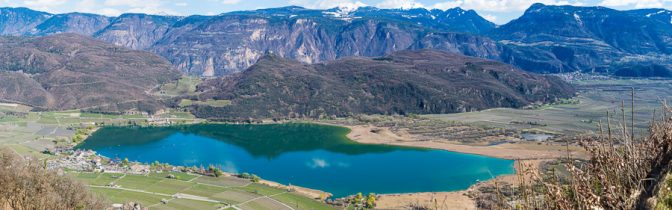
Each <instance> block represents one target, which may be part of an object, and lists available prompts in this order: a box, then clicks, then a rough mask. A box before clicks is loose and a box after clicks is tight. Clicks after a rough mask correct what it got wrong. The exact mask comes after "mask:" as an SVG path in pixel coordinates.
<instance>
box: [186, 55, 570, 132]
mask: <svg viewBox="0 0 672 210" xmlns="http://www.w3.org/2000/svg"><path fill="white" fill-rule="evenodd" d="M198 91H199V92H200V94H199V95H198V96H197V97H196V98H192V99H194V100H207V99H217V100H230V101H231V105H228V106H224V107H210V106H200V105H194V106H193V107H192V109H193V113H194V114H195V115H196V116H198V117H201V118H209V119H214V120H234V121H239V120H246V119H248V118H254V119H264V118H278V119H284V118H304V117H307V118H324V117H332V116H336V117H342V116H352V115H356V114H402V115H404V114H439V113H454V112H466V111H476V110H482V109H487V108H494V107H516V108H520V107H523V106H526V105H530V104H535V103H547V102H553V101H555V100H559V99H560V98H567V97H572V96H573V95H574V92H575V90H574V89H573V88H572V87H571V86H570V85H568V84H567V83H565V82H563V81H562V80H560V79H559V78H557V77H554V76H542V75H536V74H534V73H528V72H524V71H522V70H520V69H517V68H515V67H513V66H510V65H507V64H503V63H500V62H497V61H492V60H485V59H479V58H474V57H467V56H463V55H459V54H455V53H448V52H442V51H435V50H419V51H417V50H405V51H399V52H395V53H393V54H390V55H388V56H384V57H379V58H365V57H348V58H342V59H339V60H335V61H329V62H325V63H319V64H304V63H300V62H297V61H292V60H288V59H285V58H282V57H281V56H278V55H272V54H271V55H269V54H266V55H264V56H263V57H262V58H261V59H260V60H259V62H257V63H256V64H255V65H253V66H252V67H250V68H249V69H248V70H246V71H243V72H240V73H236V74H233V75H230V76H226V77H221V78H215V79H210V80H207V81H206V82H204V83H203V84H201V85H199V87H198Z"/></svg>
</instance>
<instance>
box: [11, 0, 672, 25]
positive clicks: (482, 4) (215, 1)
mask: <svg viewBox="0 0 672 210" xmlns="http://www.w3.org/2000/svg"><path fill="white" fill-rule="evenodd" d="M534 2H541V3H545V4H555V5H566V4H569V5H577V6H607V7H611V8H614V9H621V10H624V9H635V8H654V7H655V8H666V9H672V0H198V1H196V0H0V6H4V7H28V8H31V9H35V10H41V11H47V12H51V13H67V12H88V13H97V14H103V15H108V16H117V15H119V14H122V13H128V12H135V13H150V14H170V15H181V16H186V15H193V14H201V15H215V14H220V13H223V12H230V11H238V10H254V9H259V8H269V7H281V6H288V5H297V6H303V7H307V8H317V9H324V8H333V7H337V6H346V7H357V6H364V5H367V6H376V7H380V8H412V7H424V8H428V9H430V8H437V9H448V8H453V7H462V8H464V9H474V10H476V11H477V12H478V13H479V14H481V16H483V17H485V18H486V19H488V20H490V21H493V22H495V23H497V24H504V23H506V22H508V21H510V20H511V19H514V18H517V17H519V16H520V15H521V14H522V13H523V11H524V10H525V9H526V8H527V7H529V6H530V5H531V4H533V3H534Z"/></svg>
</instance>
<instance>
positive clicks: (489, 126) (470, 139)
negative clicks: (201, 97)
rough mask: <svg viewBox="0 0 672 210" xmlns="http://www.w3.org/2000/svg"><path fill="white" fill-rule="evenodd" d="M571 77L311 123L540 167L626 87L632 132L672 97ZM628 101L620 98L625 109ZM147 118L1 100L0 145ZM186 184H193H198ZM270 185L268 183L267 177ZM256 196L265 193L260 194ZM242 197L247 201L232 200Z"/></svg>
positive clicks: (658, 85)
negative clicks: (505, 102) (462, 108)
mask: <svg viewBox="0 0 672 210" xmlns="http://www.w3.org/2000/svg"><path fill="white" fill-rule="evenodd" d="M573 83H574V84H576V85H577V86H578V88H579V90H580V92H579V95H578V96H577V97H576V98H575V99H573V100H572V101H568V102H567V103H559V104H554V105H544V106H540V107H535V108H533V109H491V110H485V111H480V112H470V113H460V114H447V115H427V116H409V117H392V116H360V117H357V119H336V120H320V121H312V122H314V123H325V124H331V125H339V126H344V127H348V128H350V129H351V133H349V134H348V138H350V139H352V140H354V141H357V142H359V143H366V144H389V145H399V146H413V147H426V148H434V149H442V150H449V151H455V152H461V153H470V154H478V155H484V156H490V157H497V158H504V159H512V160H516V161H517V163H522V164H516V166H519V165H529V166H530V167H532V168H533V169H534V170H537V171H538V170H541V166H540V165H542V164H543V163H544V162H546V161H549V160H550V161H552V160H557V159H560V158H566V157H568V156H570V157H571V158H578V159H581V158H584V157H585V152H584V151H583V150H582V149H581V148H580V147H579V146H578V145H577V144H576V141H577V139H580V138H582V137H583V136H590V135H592V134H594V133H595V132H594V131H595V130H597V128H598V124H599V123H600V122H601V123H602V125H604V124H605V123H604V122H605V121H606V112H607V111H609V112H610V114H612V117H613V116H618V115H613V114H614V113H617V114H618V113H620V105H621V102H622V101H629V98H630V92H631V89H630V88H631V87H633V88H634V89H635V93H636V94H635V106H636V107H635V117H636V122H635V125H636V127H637V128H638V132H645V130H644V129H643V128H645V126H646V124H647V123H648V121H649V120H650V119H651V116H652V112H653V110H654V109H660V108H659V107H660V102H661V101H663V100H672V98H671V97H672V81H670V80H625V79H611V80H599V81H573ZM627 105H628V104H627V103H626V109H627ZM164 117H165V118H171V119H174V120H177V121H180V122H182V123H192V122H199V121H200V120H199V119H195V118H194V117H193V116H192V115H190V114H188V113H181V112H174V113H168V114H165V115H164ZM147 121H148V118H147V116H135V115H125V116H110V115H99V114H87V113H80V112H79V111H63V112H30V111H29V107H24V106H21V105H13V104H0V147H2V146H7V147H9V148H10V149H12V150H13V151H15V152H16V153H18V154H21V155H33V156H37V157H39V158H43V159H44V158H53V156H50V155H45V154H42V153H40V151H42V150H44V149H47V148H53V147H55V146H59V145H66V144H69V143H70V141H71V138H72V136H73V135H75V132H76V131H77V130H76V128H78V127H82V126H83V125H88V124H91V123H105V124H108V125H109V124H128V123H146V122H147ZM522 133H544V134H551V135H553V136H554V137H553V138H552V139H550V140H546V141H526V140H523V139H521V138H520V135H521V134H522ZM568 142H569V144H568ZM518 170H520V169H518ZM77 176H78V177H79V178H80V179H82V180H84V181H85V182H86V181H87V180H88V179H89V178H92V177H93V175H90V176H91V177H89V175H86V174H79V175H77ZM100 176H105V175H96V176H95V178H93V180H96V179H98V177H100ZM516 180H517V178H516V176H515V175H510V176H502V177H497V178H496V179H493V180H491V181H486V182H482V183H479V184H477V185H475V186H472V187H471V188H470V189H468V190H464V191H459V192H436V193H412V194H389V195H381V196H380V198H379V200H378V202H377V205H378V206H377V207H378V208H381V209H397V208H406V207H409V206H421V207H429V208H442V207H446V206H450V207H451V209H474V208H475V207H476V204H475V198H474V197H475V194H478V193H479V188H480V187H483V186H487V185H492V184H493V183H495V182H501V183H510V184H515V182H516ZM159 181H160V180H159ZM192 184H193V185H194V186H199V183H192ZM268 184H270V185H273V183H268ZM92 186H93V185H92ZM96 186H97V187H95V188H94V190H95V191H100V192H101V193H103V194H106V195H108V196H109V197H110V198H111V199H113V200H114V199H117V200H119V199H120V198H119V196H122V195H124V196H129V195H130V194H124V193H119V192H118V191H119V190H120V189H116V190H115V189H107V188H104V187H101V186H98V185H96ZM179 186H181V185H179ZM134 190H144V189H134ZM129 192H130V191H129ZM130 193H137V192H130ZM219 193H221V192H219ZM115 196H116V197H115ZM131 196H133V195H131ZM150 197H151V196H150ZM154 197H156V196H154ZM154 197H152V198H151V199H154V200H152V202H153V203H152V204H150V205H154V204H155V203H156V202H154V201H157V199H156V198H154ZM159 197H160V195H159ZM314 197H315V196H314ZM157 198H158V197H157ZM183 200H184V199H183ZM187 200H189V199H187ZM262 200H265V198H264V199H261V200H260V201H262ZM119 201H122V200H119ZM158 201H160V198H158ZM254 201H256V200H254ZM185 202H186V201H185ZM189 202H191V201H189ZM189 202H187V203H186V205H191V204H188V203H189ZM243 202H245V201H241V202H238V203H239V204H240V203H243ZM250 202H252V201H250ZM197 203H198V202H197Z"/></svg>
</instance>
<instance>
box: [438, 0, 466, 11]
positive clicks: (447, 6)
mask: <svg viewBox="0 0 672 210" xmlns="http://www.w3.org/2000/svg"><path fill="white" fill-rule="evenodd" d="M462 3H463V2H462V1H446V2H439V3H436V4H434V5H432V6H431V8H432V9H440V10H447V9H451V8H455V7H459V6H460V5H462Z"/></svg>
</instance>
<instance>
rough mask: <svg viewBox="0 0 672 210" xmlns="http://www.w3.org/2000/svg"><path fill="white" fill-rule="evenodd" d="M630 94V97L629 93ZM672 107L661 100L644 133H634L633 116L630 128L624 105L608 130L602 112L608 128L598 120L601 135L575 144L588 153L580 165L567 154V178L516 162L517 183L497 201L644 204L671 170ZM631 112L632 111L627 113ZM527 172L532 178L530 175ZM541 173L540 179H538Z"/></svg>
mask: <svg viewBox="0 0 672 210" xmlns="http://www.w3.org/2000/svg"><path fill="white" fill-rule="evenodd" d="M633 97H634V96H633ZM670 111H672V110H671V109H670V108H669V107H668V106H667V105H665V104H664V105H663V113H664V114H663V118H661V119H660V120H656V121H653V122H652V123H651V125H650V128H649V135H648V136H645V137H640V138H635V137H634V136H633V135H634V129H632V127H634V119H631V125H630V128H631V129H630V131H628V125H627V123H626V117H625V114H626V112H625V108H624V107H621V113H622V117H621V119H620V120H619V121H620V122H618V124H619V128H618V131H617V133H619V134H618V135H614V134H613V128H612V125H611V123H612V122H611V116H610V115H609V113H607V116H609V117H608V120H607V129H606V130H607V133H606V134H605V133H604V129H603V128H602V126H601V125H600V134H601V135H600V136H599V138H596V139H584V140H582V141H581V142H580V144H581V145H582V146H583V147H584V148H585V149H586V150H587V151H588V152H589V154H590V159H589V160H588V162H586V163H585V164H576V163H575V161H572V160H571V158H569V157H568V159H567V160H566V164H565V167H566V168H567V170H568V171H569V173H570V180H569V181H568V182H564V183H563V182H561V181H560V180H559V178H558V176H556V175H553V176H551V177H543V176H542V175H540V174H539V172H538V171H536V170H532V168H533V167H531V166H530V165H524V164H522V163H519V169H520V173H519V175H518V176H519V179H518V181H519V183H518V186H517V187H516V188H517V189H516V190H517V193H516V194H515V195H514V196H515V198H513V201H512V202H508V203H503V202H499V203H500V204H502V203H503V205H502V206H500V208H501V209H643V208H652V207H651V206H646V205H647V204H646V203H647V202H646V200H647V199H648V198H650V197H654V196H655V195H653V194H654V192H655V189H654V188H655V186H658V185H657V183H658V182H659V181H662V180H664V176H665V175H666V174H667V173H668V172H669V171H670V161H671V160H672V118H668V115H667V113H668V112H670ZM631 113H633V112H631ZM530 177H532V178H530ZM542 177H543V178H542Z"/></svg>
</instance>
